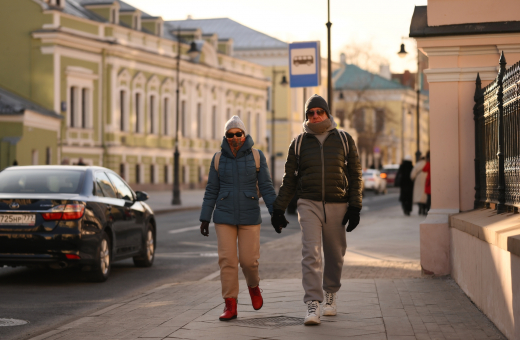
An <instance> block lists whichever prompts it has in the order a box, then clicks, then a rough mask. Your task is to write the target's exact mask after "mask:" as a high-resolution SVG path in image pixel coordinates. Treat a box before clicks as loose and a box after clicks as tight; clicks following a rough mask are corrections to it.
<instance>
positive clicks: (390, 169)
mask: <svg viewBox="0 0 520 340" xmlns="http://www.w3.org/2000/svg"><path fill="white" fill-rule="evenodd" d="M398 170H399V164H390V165H385V166H384V167H383V169H382V170H381V174H385V175H384V176H383V177H384V178H385V179H386V183H387V184H388V185H389V186H391V187H393V186H395V176H396V175H397V171H398Z"/></svg>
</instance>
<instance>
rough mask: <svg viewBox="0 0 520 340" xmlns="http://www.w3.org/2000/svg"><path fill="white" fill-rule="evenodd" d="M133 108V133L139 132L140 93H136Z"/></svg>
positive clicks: (140, 115) (140, 122)
mask: <svg viewBox="0 0 520 340" xmlns="http://www.w3.org/2000/svg"><path fill="white" fill-rule="evenodd" d="M134 107H135V132H138V133H139V132H141V124H142V110H141V93H139V92H137V93H136V94H135V99H134Z"/></svg>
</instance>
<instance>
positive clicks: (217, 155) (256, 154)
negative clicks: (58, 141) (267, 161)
mask: <svg viewBox="0 0 520 340" xmlns="http://www.w3.org/2000/svg"><path fill="white" fill-rule="evenodd" d="M251 151H253V158H254V159H255V166H256V173H257V176H258V172H259V171H260V152H258V150H257V149H253V148H251ZM221 155H222V152H217V153H215V160H214V162H213V165H214V167H215V170H216V171H217V175H218V176H219V177H220V175H219V173H218V164H219V163H220V156H221ZM256 193H257V194H258V198H260V197H262V194H261V193H260V188H258V179H257V180H256Z"/></svg>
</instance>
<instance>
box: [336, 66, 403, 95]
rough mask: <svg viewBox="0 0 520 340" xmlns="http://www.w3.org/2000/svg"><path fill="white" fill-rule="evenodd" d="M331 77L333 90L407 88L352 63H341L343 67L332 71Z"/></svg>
mask: <svg viewBox="0 0 520 340" xmlns="http://www.w3.org/2000/svg"><path fill="white" fill-rule="evenodd" d="M332 79H334V90H400V89H409V87H407V86H404V85H401V84H399V83H397V82H395V81H392V80H388V79H386V78H383V77H381V76H379V75H377V74H374V73H371V72H368V71H365V70H363V69H361V68H360V67H358V66H356V65H352V64H343V67H341V68H339V69H338V70H335V71H334V72H333V74H332Z"/></svg>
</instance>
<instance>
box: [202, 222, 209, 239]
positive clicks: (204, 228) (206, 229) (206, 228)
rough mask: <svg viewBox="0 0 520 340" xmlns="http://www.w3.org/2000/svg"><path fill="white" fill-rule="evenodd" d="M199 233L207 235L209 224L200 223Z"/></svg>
mask: <svg viewBox="0 0 520 340" xmlns="http://www.w3.org/2000/svg"><path fill="white" fill-rule="evenodd" d="M200 233H201V234H202V235H204V236H208V235H209V222H207V221H202V223H201V224H200Z"/></svg>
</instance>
